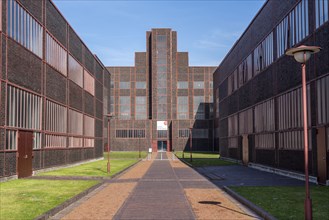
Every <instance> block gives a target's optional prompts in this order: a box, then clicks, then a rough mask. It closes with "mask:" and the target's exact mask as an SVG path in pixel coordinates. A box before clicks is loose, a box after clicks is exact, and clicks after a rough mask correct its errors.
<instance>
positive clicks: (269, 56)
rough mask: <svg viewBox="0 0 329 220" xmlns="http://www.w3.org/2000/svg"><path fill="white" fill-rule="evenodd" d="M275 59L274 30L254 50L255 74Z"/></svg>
mask: <svg viewBox="0 0 329 220" xmlns="http://www.w3.org/2000/svg"><path fill="white" fill-rule="evenodd" d="M273 61H274V55H273V32H271V33H270V34H269V35H268V36H267V37H266V38H265V40H263V42H262V43H261V44H260V45H259V46H258V47H257V48H256V49H255V50H254V67H255V74H257V73H259V72H260V71H262V70H263V69H265V68H266V67H267V66H269V65H270V64H271V63H272V62H273Z"/></svg>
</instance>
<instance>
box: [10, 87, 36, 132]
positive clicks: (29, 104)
mask: <svg viewBox="0 0 329 220" xmlns="http://www.w3.org/2000/svg"><path fill="white" fill-rule="evenodd" d="M7 92H8V93H7V94H8V95H7V103H8V104H7V112H8V117H7V120H8V126H10V127H18V128H27V129H34V130H41V111H42V110H41V109H42V100H41V98H40V97H39V96H36V95H34V94H32V93H29V92H26V91H24V90H21V89H18V88H15V87H12V86H8V88H7Z"/></svg>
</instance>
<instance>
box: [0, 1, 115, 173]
mask: <svg viewBox="0 0 329 220" xmlns="http://www.w3.org/2000/svg"><path fill="white" fill-rule="evenodd" d="M0 13H1V16H0V17H1V21H0V31H1V32H0V33H1V35H0V41H1V59H0V64H1V71H0V79H1V87H0V88H1V89H0V99H1V100H0V177H3V176H12V175H18V177H25V176H29V175H31V174H32V170H38V169H43V168H47V167H52V166H58V165H63V164H69V163H73V162H78V161H82V160H87V159H92V158H99V157H102V154H103V145H104V142H103V124H106V123H103V115H104V114H106V113H107V109H108V107H107V104H106V103H108V102H107V97H108V96H109V95H108V92H109V90H107V89H106V88H107V85H109V80H110V76H109V72H108V71H107V69H106V68H105V67H104V66H103V64H102V63H101V62H100V61H99V60H98V59H97V57H96V56H95V55H93V54H92V53H91V51H90V50H89V49H88V48H87V46H86V45H85V44H84V43H83V42H82V41H81V39H80V38H79V36H78V35H77V34H76V33H75V32H74V30H73V29H72V27H71V26H70V25H69V24H68V22H67V21H66V20H65V18H64V17H63V16H62V15H61V13H60V12H59V11H58V10H57V8H56V7H55V6H54V4H53V2H52V1H50V0H39V1H35V0H8V1H0ZM103 103H104V104H103ZM104 133H106V132H104ZM105 138H106V137H105Z"/></svg>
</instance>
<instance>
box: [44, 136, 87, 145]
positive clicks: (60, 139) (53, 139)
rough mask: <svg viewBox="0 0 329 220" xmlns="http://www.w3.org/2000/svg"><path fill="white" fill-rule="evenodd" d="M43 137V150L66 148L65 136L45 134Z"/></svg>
mask: <svg viewBox="0 0 329 220" xmlns="http://www.w3.org/2000/svg"><path fill="white" fill-rule="evenodd" d="M44 137H45V148H66V145H67V141H66V140H67V137H66V136H60V135H52V134H45V136H44ZM79 146H82V145H79Z"/></svg>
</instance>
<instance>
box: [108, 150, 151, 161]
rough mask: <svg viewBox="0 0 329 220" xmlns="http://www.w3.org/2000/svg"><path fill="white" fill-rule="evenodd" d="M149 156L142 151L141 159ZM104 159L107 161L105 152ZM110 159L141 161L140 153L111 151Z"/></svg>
mask: <svg viewBox="0 0 329 220" xmlns="http://www.w3.org/2000/svg"><path fill="white" fill-rule="evenodd" d="M146 156H147V152H146V151H141V159H143V158H145V157H146ZM104 159H106V160H107V152H104ZM110 159H139V152H138V151H111V152H110Z"/></svg>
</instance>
